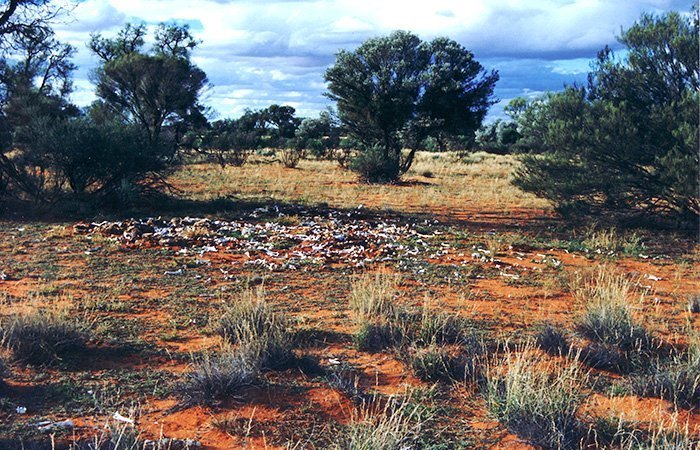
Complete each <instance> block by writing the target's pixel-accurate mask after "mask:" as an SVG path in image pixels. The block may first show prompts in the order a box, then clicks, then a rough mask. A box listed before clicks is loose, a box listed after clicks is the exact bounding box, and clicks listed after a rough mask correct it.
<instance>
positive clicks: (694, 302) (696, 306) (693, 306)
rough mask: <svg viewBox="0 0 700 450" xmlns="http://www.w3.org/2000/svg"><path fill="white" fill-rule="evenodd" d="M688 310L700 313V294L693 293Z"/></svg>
mask: <svg viewBox="0 0 700 450" xmlns="http://www.w3.org/2000/svg"><path fill="white" fill-rule="evenodd" d="M687 310H688V312H689V313H691V314H700V294H693V295H691V296H690V298H688V306H687Z"/></svg>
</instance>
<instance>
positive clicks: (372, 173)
mask: <svg viewBox="0 0 700 450" xmlns="http://www.w3.org/2000/svg"><path fill="white" fill-rule="evenodd" d="M349 168H350V170H352V171H354V172H357V174H358V175H359V176H360V180H362V181H365V182H367V183H387V182H391V181H395V180H397V179H398V178H399V173H400V164H399V156H398V154H396V153H388V154H387V153H385V152H384V149H383V148H381V147H376V146H375V147H367V148H364V149H362V150H361V151H360V152H359V153H358V154H357V156H355V157H354V158H353V159H352V160H351V161H350V165H349Z"/></svg>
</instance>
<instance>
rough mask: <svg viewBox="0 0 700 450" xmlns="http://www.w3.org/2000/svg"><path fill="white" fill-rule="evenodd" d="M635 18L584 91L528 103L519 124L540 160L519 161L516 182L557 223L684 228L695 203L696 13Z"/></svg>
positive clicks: (699, 74)
mask: <svg viewBox="0 0 700 450" xmlns="http://www.w3.org/2000/svg"><path fill="white" fill-rule="evenodd" d="M693 15H694V17H692V18H691V17H688V16H684V15H681V14H679V13H677V12H671V13H667V14H664V15H663V16H658V17H657V16H651V15H644V16H642V18H641V19H640V20H639V21H638V22H637V23H636V24H635V25H634V26H632V27H631V28H630V29H629V30H626V31H624V32H623V33H622V35H621V37H620V38H619V41H620V42H621V43H622V44H623V45H624V46H625V47H626V49H627V55H626V57H625V58H623V59H618V58H616V57H615V55H614V54H613V52H612V51H611V50H610V49H609V48H607V47H606V48H605V49H603V50H602V51H601V52H600V53H599V55H598V58H597V61H596V63H595V65H594V66H593V71H592V72H591V73H590V74H589V81H588V86H587V87H570V88H567V89H566V90H565V91H563V92H561V93H558V94H549V95H548V96H547V97H545V98H544V99H541V100H539V101H537V102H534V104H533V105H531V106H530V107H529V108H528V109H527V110H526V111H525V112H524V113H523V115H522V116H521V120H522V118H525V119H526V121H525V124H526V125H527V127H524V128H523V133H524V134H525V136H526V138H530V139H532V138H533V135H534V139H535V140H538V141H540V142H541V145H542V148H543V150H544V151H545V154H544V155H543V156H541V157H538V156H531V157H528V158H526V159H525V160H524V163H523V167H522V169H521V170H520V171H519V173H518V174H517V177H516V180H515V182H516V184H517V185H519V186H520V187H522V188H523V189H525V190H528V191H531V192H534V193H536V194H538V195H540V196H542V197H545V198H548V199H550V200H552V201H553V202H554V204H555V205H556V206H557V207H558V209H559V210H560V211H561V212H562V213H563V214H565V215H567V216H572V215H578V214H596V215H599V216H600V215H603V214H604V215H605V216H606V217H620V218H640V217H644V218H645V219H647V220H648V219H659V218H662V217H673V218H675V219H676V220H680V221H684V222H686V223H694V222H695V221H696V220H697V217H698V215H700V201H699V199H698V194H697V192H698V167H699V162H700V161H699V158H698V117H699V115H700V111H699V109H700V108H699V106H698V105H699V103H700V94H699V89H700V67H699V66H700V64H699V57H698V54H699V52H700V43H699V37H698V36H699V35H698V32H699V27H698V12H697V9H696V10H695V11H694V14H693Z"/></svg>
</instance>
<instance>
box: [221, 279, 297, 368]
mask: <svg viewBox="0 0 700 450" xmlns="http://www.w3.org/2000/svg"><path fill="white" fill-rule="evenodd" d="M219 333H220V334H221V336H222V337H223V338H224V339H225V340H227V341H228V342H230V343H231V344H234V345H237V346H238V351H239V353H241V354H242V355H245V359H247V360H250V361H254V362H255V363H256V365H257V366H258V368H259V369H261V370H265V369H269V370H278V369H285V368H287V367H288V366H289V365H290V364H291V363H292V362H294V360H295V356H294V353H293V351H292V346H293V336H292V334H291V333H290V331H289V323H288V321H287V320H286V319H285V318H284V317H283V316H282V315H281V314H279V313H277V312H275V311H274V309H273V308H272V306H270V304H268V303H267V302H266V301H265V295H264V291H263V290H262V288H258V289H256V290H250V289H249V290H246V291H244V292H243V293H242V294H241V295H240V296H239V297H238V298H237V299H236V301H235V302H234V303H232V304H230V305H229V306H227V308H226V310H225V311H224V314H223V316H222V317H221V319H220V320H219Z"/></svg>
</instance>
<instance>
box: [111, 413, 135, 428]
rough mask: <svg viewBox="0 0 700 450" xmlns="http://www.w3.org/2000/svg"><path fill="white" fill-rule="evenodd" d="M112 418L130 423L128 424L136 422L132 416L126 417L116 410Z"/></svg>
mask: <svg viewBox="0 0 700 450" xmlns="http://www.w3.org/2000/svg"><path fill="white" fill-rule="evenodd" d="M112 418H113V419H114V420H116V421H117V422H123V423H128V424H131V425H133V424H134V419H130V418H128V417H124V416H122V415H121V414H119V412H115V413H114V414H113V415H112Z"/></svg>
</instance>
